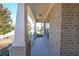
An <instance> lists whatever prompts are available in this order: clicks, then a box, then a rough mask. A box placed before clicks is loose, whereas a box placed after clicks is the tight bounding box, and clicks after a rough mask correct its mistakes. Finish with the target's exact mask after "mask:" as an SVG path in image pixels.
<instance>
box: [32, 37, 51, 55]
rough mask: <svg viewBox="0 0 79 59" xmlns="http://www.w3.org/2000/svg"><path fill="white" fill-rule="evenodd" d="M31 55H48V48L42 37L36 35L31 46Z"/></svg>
mask: <svg viewBox="0 0 79 59" xmlns="http://www.w3.org/2000/svg"><path fill="white" fill-rule="evenodd" d="M31 49H32V50H31V52H32V54H31V55H32V56H49V55H50V54H49V49H48V48H47V45H46V43H45V41H44V39H43V37H37V39H35V42H34V43H33V45H32V48H31Z"/></svg>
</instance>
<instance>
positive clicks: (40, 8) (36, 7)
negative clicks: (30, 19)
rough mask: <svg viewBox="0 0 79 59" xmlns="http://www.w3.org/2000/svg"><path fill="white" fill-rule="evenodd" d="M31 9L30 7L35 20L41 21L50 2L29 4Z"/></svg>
mask: <svg viewBox="0 0 79 59" xmlns="http://www.w3.org/2000/svg"><path fill="white" fill-rule="evenodd" d="M29 5H30V7H31V9H32V13H33V15H34V17H35V19H36V22H43V20H44V18H45V16H46V14H47V12H48V10H49V8H50V6H51V3H45V4H44V3H38V4H36V3H35V4H29Z"/></svg>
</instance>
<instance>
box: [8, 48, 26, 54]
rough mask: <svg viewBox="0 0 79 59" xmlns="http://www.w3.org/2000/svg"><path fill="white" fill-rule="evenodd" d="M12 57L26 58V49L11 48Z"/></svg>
mask: <svg viewBox="0 0 79 59" xmlns="http://www.w3.org/2000/svg"><path fill="white" fill-rule="evenodd" d="M9 55H10V56H26V49H25V47H10V49H9Z"/></svg>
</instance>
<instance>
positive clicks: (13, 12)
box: [3, 3, 17, 25]
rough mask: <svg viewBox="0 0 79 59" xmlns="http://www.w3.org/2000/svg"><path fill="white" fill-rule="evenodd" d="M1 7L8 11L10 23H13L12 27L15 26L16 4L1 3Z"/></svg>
mask: <svg viewBox="0 0 79 59" xmlns="http://www.w3.org/2000/svg"><path fill="white" fill-rule="evenodd" d="M3 6H4V7H5V8H8V9H9V10H10V12H11V18H12V21H13V25H15V22H16V13H17V3H3Z"/></svg>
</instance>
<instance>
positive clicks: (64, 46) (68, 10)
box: [60, 4, 79, 56]
mask: <svg viewBox="0 0 79 59" xmlns="http://www.w3.org/2000/svg"><path fill="white" fill-rule="evenodd" d="M60 55H66V56H67V55H79V4H62V29H61V47H60Z"/></svg>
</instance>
